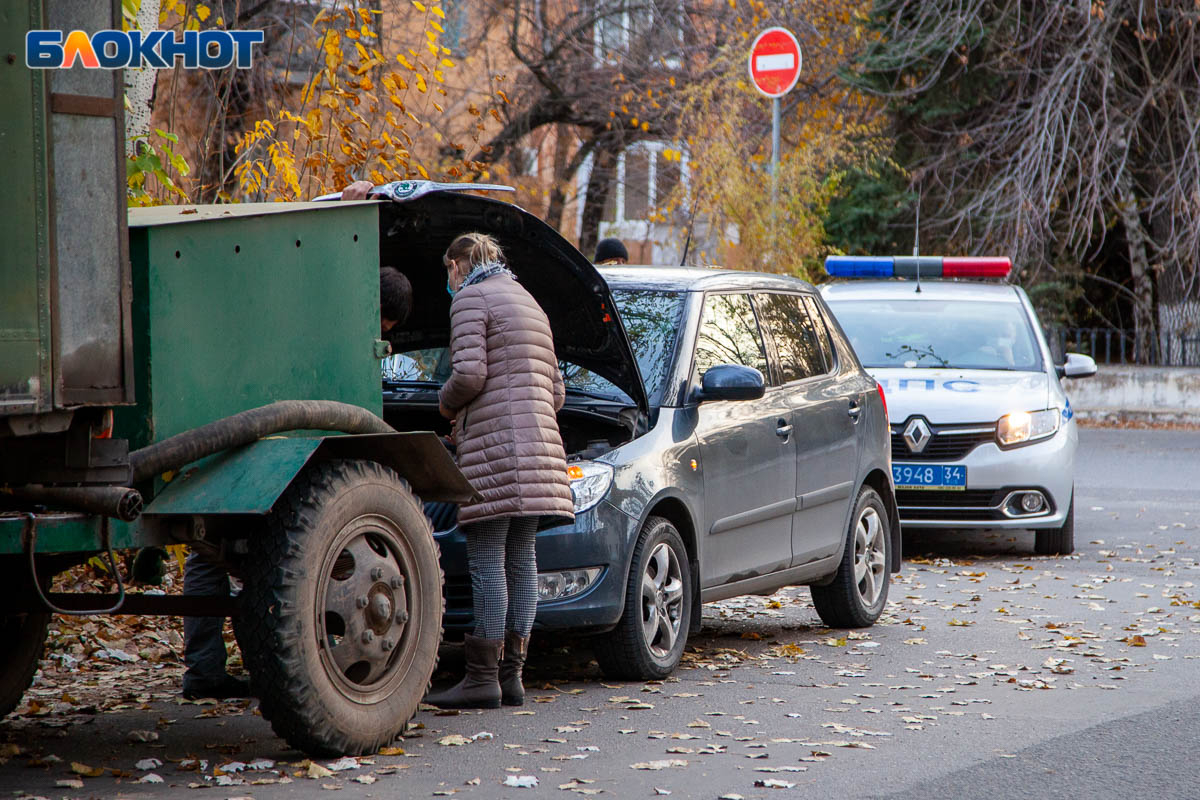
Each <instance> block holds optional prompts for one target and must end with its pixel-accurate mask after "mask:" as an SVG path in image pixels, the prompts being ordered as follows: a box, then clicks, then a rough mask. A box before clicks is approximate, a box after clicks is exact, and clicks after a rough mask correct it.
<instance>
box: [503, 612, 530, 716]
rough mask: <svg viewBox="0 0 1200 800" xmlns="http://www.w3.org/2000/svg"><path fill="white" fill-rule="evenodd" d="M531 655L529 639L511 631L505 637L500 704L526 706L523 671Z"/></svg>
mask: <svg viewBox="0 0 1200 800" xmlns="http://www.w3.org/2000/svg"><path fill="white" fill-rule="evenodd" d="M528 654H529V637H528V636H518V635H517V634H515V633H513V632H512V631H509V632H508V633H506V634H505V635H504V658H502V659H501V660H500V695H501V696H500V702H502V703H504V705H506V706H523V705H525V684H524V683H522V678H521V670H522V668H523V667H524V666H525V657H526V656H527V655H528Z"/></svg>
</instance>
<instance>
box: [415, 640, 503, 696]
mask: <svg viewBox="0 0 1200 800" xmlns="http://www.w3.org/2000/svg"><path fill="white" fill-rule="evenodd" d="M463 647H464V649H465V651H466V658H467V674H466V675H465V676H463V679H462V680H461V681H459V682H458V683H457V684H455V685H454V686H452V687H451V688H449V689H446V690H445V691H442V692H434V693H432V694H429V695H426V696H425V702H426V703H429V704H430V705H433V706H437V707H438V708H499V707H500V680H499V673H500V656H501V654H502V653H503V652H504V640H503V639H483V638H481V637H478V636H472V635H470V634H467V636H466V637H465V638H464V639H463Z"/></svg>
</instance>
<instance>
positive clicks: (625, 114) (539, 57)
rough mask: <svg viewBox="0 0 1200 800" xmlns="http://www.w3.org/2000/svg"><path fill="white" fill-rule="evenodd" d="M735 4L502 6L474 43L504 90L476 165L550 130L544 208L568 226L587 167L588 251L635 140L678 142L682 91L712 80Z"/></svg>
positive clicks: (582, 1)
mask: <svg viewBox="0 0 1200 800" xmlns="http://www.w3.org/2000/svg"><path fill="white" fill-rule="evenodd" d="M734 6H736V4H730V3H727V2H720V3H718V2H689V1H688V0H563V2H555V3H547V2H540V1H539V0H515V1H514V0H505V1H504V2H499V0H496V2H493V3H491V4H485V10H484V11H483V14H484V16H485V17H486V18H489V19H492V20H494V23H493V24H492V25H488V26H485V27H484V28H483V30H482V31H481V32H480V33H479V38H478V39H477V41H476V45H475V48H476V49H477V50H478V51H479V52H481V53H482V54H483V55H482V57H483V58H486V59H489V63H490V68H489V70H488V71H489V72H493V73H499V74H506V75H507V76H508V81H507V85H506V86H504V87H503V88H502V89H501V90H500V93H499V94H498V95H497V100H496V101H495V102H494V103H492V104H491V106H490V108H489V110H490V112H491V113H493V114H495V115H496V117H497V119H499V120H500V122H501V127H500V128H499V130H498V131H496V132H495V133H494V134H492V135H489V136H486V137H484V138H483V139H481V144H480V146H479V147H478V149H477V150H476V151H475V152H474V153H473V156H472V158H473V160H474V161H476V162H479V163H481V164H485V165H489V166H494V165H503V164H504V163H505V161H506V159H509V158H511V156H512V154H513V152H514V150H515V149H516V148H517V147H519V146H520V145H521V143H522V142H523V141H526V139H527V137H528V136H530V134H531V133H534V132H536V131H545V130H552V131H553V132H554V134H555V136H554V139H555V155H554V181H553V187H552V188H551V190H550V197H549V198H548V200H547V204H546V206H545V211H546V217H547V219H548V220H549V222H550V224H552V225H555V226H557V227H559V228H560V229H561V228H562V227H563V212H564V209H565V207H566V205H567V202H568V200H569V199H570V197H571V195H570V191H571V189H570V187H571V185H572V181H573V179H574V177H575V175H576V174H577V173H578V172H579V170H580V168H581V167H582V166H583V165H584V164H585V163H587V162H590V164H591V169H590V172H589V173H588V174H589V179H588V183H587V188H586V190H585V192H584V193H583V196H582V198H581V202H582V204H583V209H582V218H583V236H582V238H581V241H580V248H581V249H582V250H583V251H584V252H590V251H591V249H592V248H593V247H594V245H595V242H596V237H597V230H598V226H599V222H600V219H601V216H602V214H603V210H604V207H605V203H606V202H607V201H608V199H609V193H610V192H611V191H612V186H613V181H614V178H615V166H616V163H617V158H618V156H619V155H620V153H621V152H622V151H624V150H625V149H626V148H627V147H629V146H630V145H631V144H633V143H635V142H638V141H642V140H647V139H653V140H667V141H674V140H675V139H676V138H677V135H678V132H677V129H676V124H677V122H678V104H677V102H676V97H677V93H678V91H679V89H680V88H681V87H683V86H686V85H689V84H691V83H694V82H697V81H703V80H707V79H708V78H710V77H711V76H712V72H711V70H712V64H711V54H712V52H713V51H714V49H716V48H719V47H720V46H721V45H722V44H723V43H724V41H725V40H726V38H727V37H728V36H729V35H730V31H731V29H730V26H729V25H728V24H727V23H728V20H729V19H731V18H732V17H734V16H736V12H735V11H734V8H733V7H734Z"/></svg>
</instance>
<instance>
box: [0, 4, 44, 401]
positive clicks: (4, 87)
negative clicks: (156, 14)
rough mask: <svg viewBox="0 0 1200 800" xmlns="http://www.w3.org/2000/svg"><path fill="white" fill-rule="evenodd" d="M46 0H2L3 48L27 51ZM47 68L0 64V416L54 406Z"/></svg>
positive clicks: (0, 33)
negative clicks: (1, 241)
mask: <svg viewBox="0 0 1200 800" xmlns="http://www.w3.org/2000/svg"><path fill="white" fill-rule="evenodd" d="M40 23H41V2H40V0H26V2H12V3H5V4H3V5H0V53H17V54H20V53H24V52H25V31H27V30H29V29H30V28H31V27H40V26H41V25H40ZM45 78H46V73H45V71H44V70H31V69H26V68H25V66H24V64H22V63H17V64H5V65H0V108H2V109H3V111H2V112H0V186H3V187H4V191H3V192H0V219H2V220H4V222H3V225H4V237H3V238H4V247H3V248H2V249H0V414H18V413H30V412H34V411H48V410H50V409H51V408H52V405H53V388H54V387H53V381H52V378H51V371H50V370H51V346H52V342H51V339H50V247H49V237H48V232H47V224H48V220H49V207H48V204H47V190H46V185H47V174H46V152H47V147H46V108H45V104H46V94H45V92H46V88H45Z"/></svg>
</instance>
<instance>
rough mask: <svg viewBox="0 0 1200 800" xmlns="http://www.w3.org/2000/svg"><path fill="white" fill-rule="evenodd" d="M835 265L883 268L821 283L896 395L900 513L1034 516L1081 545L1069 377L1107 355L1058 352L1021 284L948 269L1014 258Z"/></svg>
mask: <svg viewBox="0 0 1200 800" xmlns="http://www.w3.org/2000/svg"><path fill="white" fill-rule="evenodd" d="M825 269H826V271H827V272H829V274H830V275H831V276H833V277H835V278H875V279H876V280H853V281H838V282H833V283H828V284H825V285H823V286H822V287H821V292H822V294H823V295H824V296H825V300H826V302H828V303H829V305H830V307H831V308H832V309H833V312H834V314H835V315H836V317H837V319H838V321H839V322H840V323H841V325H842V328H843V329H844V330H845V332H846V334H847V335H848V336H849V338H850V341H851V343H852V344H853V345H854V349H855V351H856V352H857V353H858V357H859V359H860V360H861V361H862V364H863V366H864V367H866V369H867V371H868V372H870V373H871V375H873V376H874V377H875V379H876V380H878V381H879V383H880V384H881V385H882V387H883V390H884V394H885V395H886V398H887V406H888V421H889V423H890V424H891V429H892V475H893V477H894V479H895V484H896V500H897V502H898V504H899V506H900V519H901V523H902V524H903V525H906V526H909V527H919V528H925V527H929V528H933V527H937V528H1030V529H1033V530H1035V531H1036V549H1037V552H1038V553H1042V554H1048V555H1049V554H1066V553H1070V552H1072V551H1073V550H1074V547H1075V514H1074V508H1075V504H1074V476H1075V448H1076V444H1077V442H1078V435H1077V432H1076V424H1075V419H1074V413H1073V412H1072V411H1071V402H1070V400H1069V398H1068V397H1067V394H1066V392H1065V391H1063V387H1062V384H1061V383H1060V378H1063V377H1067V378H1080V377H1085V376H1088V375H1093V374H1095V372H1096V363H1095V362H1094V361H1093V360H1092V359H1091V358H1088V357H1087V356H1081V355H1078V354H1075V353H1069V354H1067V358H1066V363H1065V364H1062V365H1056V364H1054V362H1053V360H1052V358H1051V355H1050V349H1049V347H1047V345H1046V340H1045V338H1044V336H1043V335H1042V330H1041V325H1040V324H1039V322H1038V319H1037V315H1036V313H1035V312H1034V310H1033V306H1032V305H1031V304H1030V302H1029V298H1028V297H1027V296H1026V295H1025V292H1024V291H1023V290H1022V289H1021V288H1020V287H1018V286H1012V285H1009V284H1006V283H995V284H987V283H981V282H977V281H949V280H937V279H944V278H968V277H975V278H1004V277H1007V276H1008V273H1009V271H1010V269H1011V262H1010V261H1009V259H1007V258H951V257H945V258H942V257H937V256H934V257H930V256H921V257H916V256H913V257H905V256H897V257H890V256H886V257H878V256H871V257H855V256H830V257H829V258H827V259H826V261H825ZM895 278H905V279H906V280H895ZM909 278H915V279H917V280H907V279H909ZM926 279H935V280H926Z"/></svg>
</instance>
